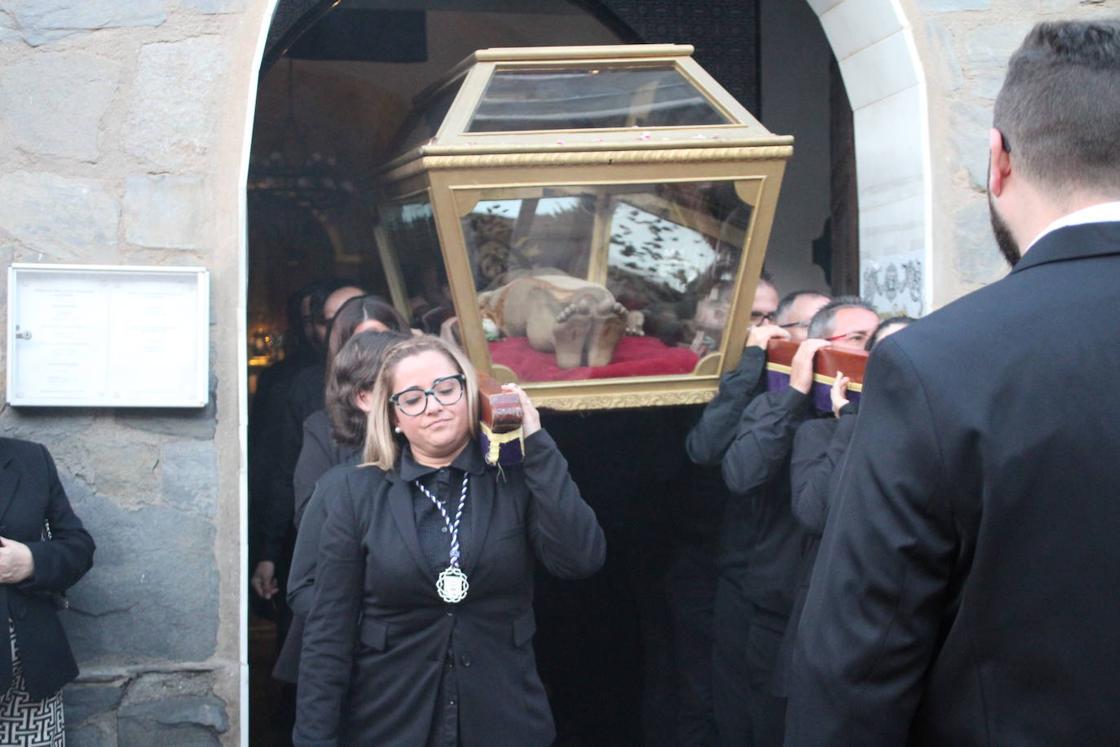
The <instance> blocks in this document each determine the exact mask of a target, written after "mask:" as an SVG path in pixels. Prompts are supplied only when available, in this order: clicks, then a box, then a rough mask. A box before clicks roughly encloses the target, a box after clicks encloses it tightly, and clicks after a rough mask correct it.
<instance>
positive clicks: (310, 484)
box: [292, 410, 340, 528]
mask: <svg viewBox="0 0 1120 747" xmlns="http://www.w3.org/2000/svg"><path fill="white" fill-rule="evenodd" d="M339 461H340V460H339V450H338V447H337V446H335V444H334V442H333V441H332V439H331V428H330V420H329V419H328V418H327V413H326V411H324V410H316V411H315V412H313V413H312V414H311V415H309V416H307V419H306V420H304V421H303V443H302V444H301V445H300V450H299V458H298V459H297V460H296V467H295V471H294V472H293V473H292V493H293V504H292V506H293V517H292V520H293V522H294V523H295V525H296V527H297V528H298V527H299V524H300V520H301V517H302V515H303V510H304V508H305V507H306V506H307V501H308V500H309V499H310V498H311V493H312V491H314V490H315V483H316V482H317V481H318V480H319V478H320V477H322V476H323V475H324V474H326V472H327V470H329V469H330V468H331V467H333V466H335V465H336V464H338V463H339Z"/></svg>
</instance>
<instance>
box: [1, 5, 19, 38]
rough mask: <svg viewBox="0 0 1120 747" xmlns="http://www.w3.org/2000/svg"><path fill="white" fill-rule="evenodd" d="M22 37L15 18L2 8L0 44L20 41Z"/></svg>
mask: <svg viewBox="0 0 1120 747" xmlns="http://www.w3.org/2000/svg"><path fill="white" fill-rule="evenodd" d="M22 38H23V37H22V35H21V34H20V33H19V29H17V28H16V22H15V20H13V19H12V17H11V16H10V15H8V14H7V13H5V12H4V11H2V10H0V44H4V43H6V42H12V41H18V40H19V39H22Z"/></svg>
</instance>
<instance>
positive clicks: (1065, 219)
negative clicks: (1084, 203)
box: [1024, 202, 1120, 254]
mask: <svg viewBox="0 0 1120 747" xmlns="http://www.w3.org/2000/svg"><path fill="white" fill-rule="evenodd" d="M1113 221H1120V202H1102V203H1100V204H1098V205H1091V206H1089V207H1087V208H1082V209H1080V210H1075V211H1073V212H1072V213H1067V214H1066V215H1063V216H1062V217H1061V218H1058V219H1057V220H1056V221H1054V222H1053V223H1051V224H1050V225H1048V226H1047V227H1046V228H1044V229H1042V233H1040V234H1039V235H1038V236H1035V237H1034V241H1032V242H1031V243H1030V246H1028V247H1027V250H1030V248H1031V246H1034V245H1035V244H1037V243H1038V242H1039V240H1040V239H1041V238H1042V237H1043V236H1045V235H1046V234H1048V233H1051V232H1053V231H1057V230H1058V229H1059V228H1067V227H1068V226H1082V225H1085V224H1086V223H1111V222H1113ZM1025 253H1026V252H1024V254H1025Z"/></svg>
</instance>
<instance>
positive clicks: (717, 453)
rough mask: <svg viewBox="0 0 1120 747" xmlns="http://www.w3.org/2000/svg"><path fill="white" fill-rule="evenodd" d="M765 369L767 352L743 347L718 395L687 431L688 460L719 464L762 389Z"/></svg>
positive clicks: (720, 386)
mask: <svg viewBox="0 0 1120 747" xmlns="http://www.w3.org/2000/svg"><path fill="white" fill-rule="evenodd" d="M765 369H766V351H764V350H763V349H762V348H759V347H753V346H752V347H748V348H745V349H744V350H743V355H742V357H741V358H740V359H739V365H738V366H737V367H736V368H735V370H734V371H731V372H730V373H727V374H724V376H723V378H722V379H720V381H719V391H717V392H716V396H715V397H714V398H713V399H712V401H711V402H709V403H708V405H707V407H705V408H704V412H703V413H702V414H701V415H700V420H699V421H697V423H696V425H694V426H693V427H692V430H691V431H689V432H688V438H687V439H686V440H685V448H686V449H687V450H688V458H689V459H691V460H692V461H693V462H695V463H696V464H705V465H711V466H714V465H717V464H719V463H720V460H721V459H723V455H724V453H725V452H726V451H727V447H728V446H730V445H731V442H732V441H733V440H734V438H735V431H736V429H737V428H738V426H739V419H740V418H741V417H742V415H743V410H744V409H745V408H746V406H747V405H748V404H750V402H751V400H752V399H753V398H754V397H755V396H757V395H758V394H759V393H761V391H762V389H763V383H764V377H763V375H762V373H763V371H764V370H765Z"/></svg>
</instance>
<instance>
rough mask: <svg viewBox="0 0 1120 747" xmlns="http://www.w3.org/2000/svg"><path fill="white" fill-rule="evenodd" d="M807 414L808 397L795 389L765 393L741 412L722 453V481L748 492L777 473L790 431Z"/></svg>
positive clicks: (734, 490) (788, 444) (733, 489)
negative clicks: (731, 438)
mask: <svg viewBox="0 0 1120 747" xmlns="http://www.w3.org/2000/svg"><path fill="white" fill-rule="evenodd" d="M808 413H809V397H808V395H805V394H802V393H801V392H799V391H797V390H796V389H792V388H790V389H786V390H784V391H781V392H767V393H766V394H763V395H761V396H759V397H756V398H755V399H754V401H753V402H751V403H750V405H749V406H748V407H747V409H746V410H745V411H744V412H743V413H742V416H741V417H740V419H739V427H738V430H737V432H736V434H735V440H734V441H732V442H731V445H730V446H729V447H728V449H727V453H726V454H724V455H723V462H721V467H722V471H723V481H724V483H726V484H727V488H728V489H729V490H730V491H731V492H732V493H749V492H751V491H752V490H756V489H758V488H761V487H762V486H764V485H766V484H767V483H768V482H770V481H771V480H773V479H775V478H776V477H777V476H778V475H779V474H781V471H782V467H783V466H784V465H785V461H786V458H787V457H789V452H790V449H791V448H792V446H793V434H794V432H795V431H796V430H797V426H799V425H800V424H801V423H802V421H804V420H805V418H806V416H807V415H808Z"/></svg>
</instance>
